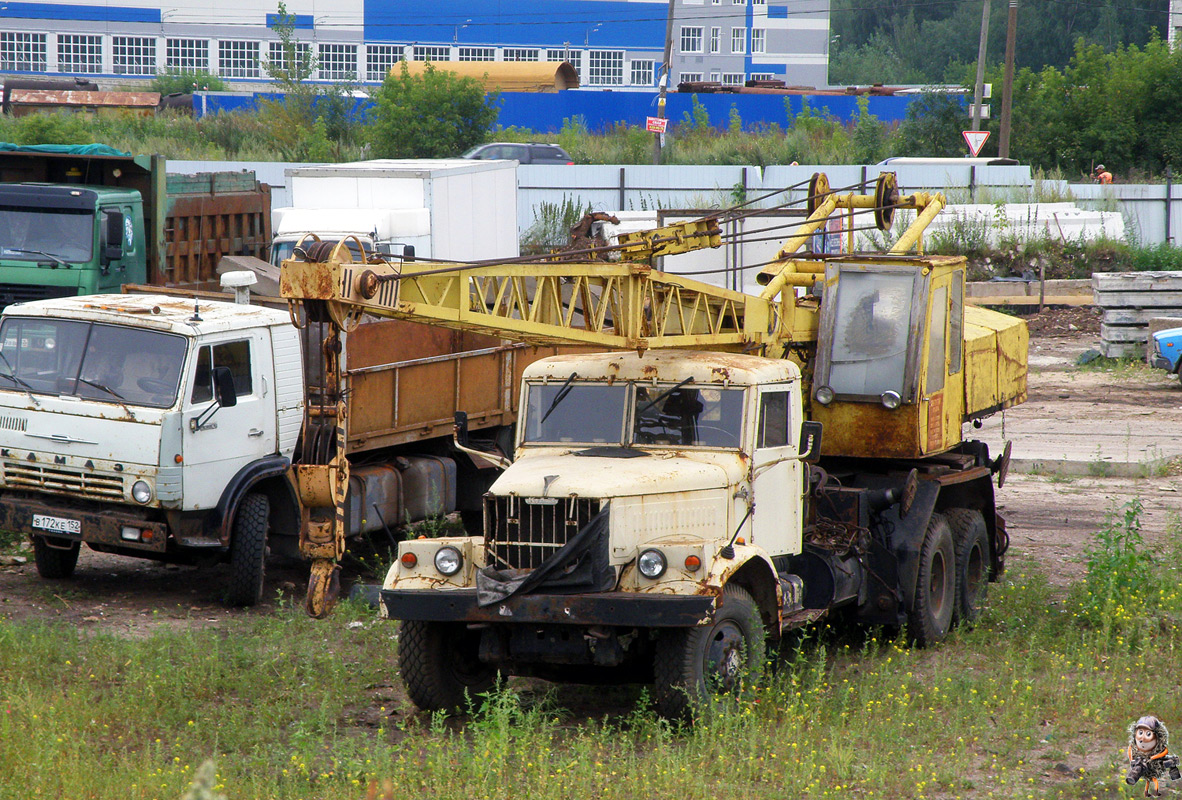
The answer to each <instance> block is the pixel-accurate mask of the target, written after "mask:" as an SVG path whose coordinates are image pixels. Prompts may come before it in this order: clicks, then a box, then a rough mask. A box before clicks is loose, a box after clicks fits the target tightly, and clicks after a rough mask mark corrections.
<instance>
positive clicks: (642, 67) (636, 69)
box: [631, 61, 653, 86]
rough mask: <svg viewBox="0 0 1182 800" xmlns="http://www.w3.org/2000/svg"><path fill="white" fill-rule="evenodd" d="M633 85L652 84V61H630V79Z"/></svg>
mask: <svg viewBox="0 0 1182 800" xmlns="http://www.w3.org/2000/svg"><path fill="white" fill-rule="evenodd" d="M631 83H632V85H633V86H652V85H653V62H652V61H633V62H632V80H631Z"/></svg>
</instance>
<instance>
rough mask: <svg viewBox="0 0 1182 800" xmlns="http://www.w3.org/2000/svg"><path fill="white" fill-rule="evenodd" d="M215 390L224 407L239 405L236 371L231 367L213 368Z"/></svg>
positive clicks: (215, 394) (219, 401) (220, 403)
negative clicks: (235, 380)
mask: <svg viewBox="0 0 1182 800" xmlns="http://www.w3.org/2000/svg"><path fill="white" fill-rule="evenodd" d="M213 391H214V396H215V397H216V398H217V400H218V405H219V406H221V407H222V408H233V407H234V406H236V405H238V390H237V389H235V388H234V373H232V372H230V368H229V367H214V368H213Z"/></svg>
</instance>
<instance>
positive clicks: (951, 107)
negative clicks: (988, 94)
mask: <svg viewBox="0 0 1182 800" xmlns="http://www.w3.org/2000/svg"><path fill="white" fill-rule="evenodd" d="M968 121H969V117H968V112H967V110H966V109H965V107H964V106H963V105H961V98H960V97H959V96H957V95H950V94H946V93H944V92H934V91H925V92H923V93H922V94H921V95H920V96H919V99H918V100H916V101H914V102H912V103H911V104H910V105H909V106H907V116H906V117H905V118H904V119H903V121H902V122H901V123H900V124H899V127H898V128H897V129H896V130H895V135H894V136H893V137H892V140H891V146H890V151H891V153H892V154H893V155H896V156H928V157H932V158H939V157H952V156H960V155H964V149H965V145H964V139H963V138H962V137H961V133H960V132H961V131H963V130H964V129H965V128H966V127H967V123H968Z"/></svg>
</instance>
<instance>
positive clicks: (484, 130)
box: [368, 61, 498, 158]
mask: <svg viewBox="0 0 1182 800" xmlns="http://www.w3.org/2000/svg"><path fill="white" fill-rule="evenodd" d="M373 100H374V107H373V110H372V111H371V112H370V123H369V125H368V135H369V142H370V144H371V145H372V147H373V154H374V155H375V156H377V157H378V158H445V157H449V156H458V155H459V154H460V153H462V152H464V151H465V150H467V149H469V148H471V147H475V146H476V145H478V144H480V143H481V142H483V141H485V140H486V139H487V138H488V132H489V129H490V128H491V127H492V125H493V123H495V122H496V120H497V113H498V110H497V106H496V103H497V101H498V96H497V95H496V94H495V93H494V94H492V95H489V96H488V97H487V98H486V97H485V94H484V87H483V86H482V85H481V83H480V81H478V80H476V79H475V78H466V77H460V76H458V75H455V74H454V73H451V72H448V71H447V70H441V69H436V68H435V66H434V65H433V64H430V63H427V64H426V66H425V69H424V71H423V72H422V73H420V74H418V75H411V74H410V68H409V67H408V66H407V64H406V62H405V61H404V62H402V66H401V69H399V70H397V71H392V72H391V74H390V75H387V76H386V79H385V80H384V81H383V82H382V85H381V86H380V87H378V89H377V90H376V91H375V92H374V94H373Z"/></svg>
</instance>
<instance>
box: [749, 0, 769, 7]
mask: <svg viewBox="0 0 1182 800" xmlns="http://www.w3.org/2000/svg"><path fill="white" fill-rule="evenodd" d="M751 5H753V6H766V5H767V0H751Z"/></svg>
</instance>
